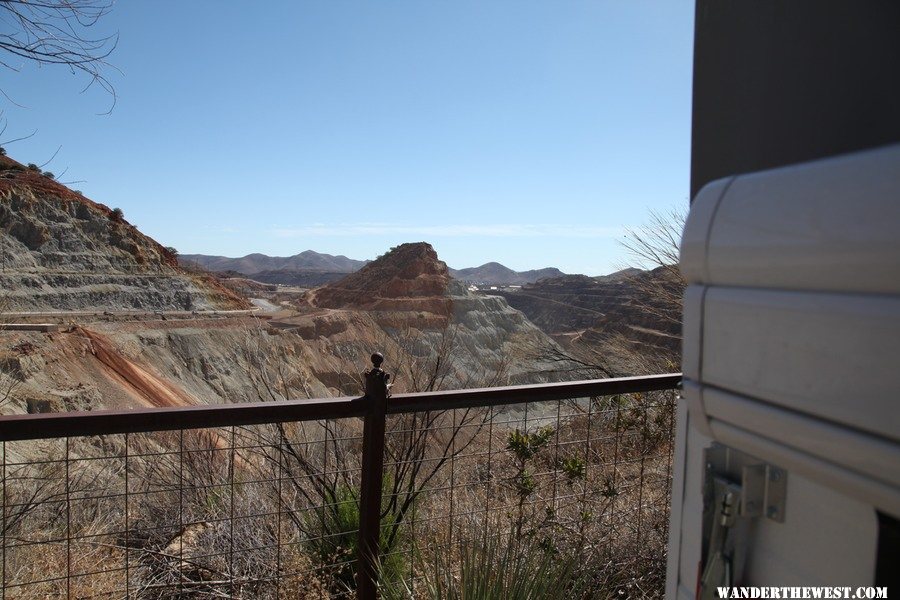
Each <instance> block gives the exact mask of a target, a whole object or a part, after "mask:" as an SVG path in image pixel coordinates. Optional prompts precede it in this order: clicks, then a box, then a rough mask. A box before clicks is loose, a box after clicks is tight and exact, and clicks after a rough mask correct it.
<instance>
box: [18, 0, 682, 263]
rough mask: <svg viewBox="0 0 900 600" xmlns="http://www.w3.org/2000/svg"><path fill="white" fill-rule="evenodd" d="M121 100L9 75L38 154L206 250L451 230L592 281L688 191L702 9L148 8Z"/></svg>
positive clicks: (513, 257) (472, 250)
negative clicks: (624, 244)
mask: <svg viewBox="0 0 900 600" xmlns="http://www.w3.org/2000/svg"><path fill="white" fill-rule="evenodd" d="M98 27H101V28H102V30H103V31H106V32H116V31H118V33H119V35H120V41H119V45H118V48H117V49H116V51H115V53H114V54H113V55H112V57H111V59H110V60H111V62H112V63H113V64H114V65H115V66H116V67H117V68H118V69H119V70H120V71H121V73H117V72H114V71H110V72H109V76H110V79H111V80H112V82H113V84H114V85H115V87H116V91H117V94H118V101H117V104H116V106H115V109H114V110H113V112H112V113H111V114H109V115H98V114H97V113H102V112H104V111H105V110H106V109H107V108H108V104H109V98H108V97H106V96H105V95H104V94H103V93H102V91H101V90H99V89H91V90H88V91H87V92H85V93H80V90H81V88H82V86H83V83H84V82H83V80H82V79H81V78H80V77H79V76H77V75H71V74H70V73H68V72H67V71H65V70H64V69H60V68H47V67H44V68H40V69H39V68H35V67H34V66H31V65H22V69H21V71H20V72H18V73H13V72H9V71H6V70H3V71H0V89H2V90H3V91H4V92H5V93H6V94H8V95H9V96H10V98H11V99H12V100H14V101H15V102H17V103H18V104H21V105H23V106H24V107H25V108H20V107H17V106H15V105H13V104H11V103H10V102H9V101H7V100H6V99H3V98H0V105H2V106H3V109H4V117H5V118H6V119H7V121H8V128H7V131H6V133H5V134H4V136H3V139H9V138H12V137H18V136H19V135H25V134H28V133H30V132H31V131H33V130H37V134H36V135H35V136H33V137H32V138H30V139H28V140H25V141H21V142H17V143H15V144H11V145H8V146H7V150H8V153H9V154H10V156H12V157H14V158H16V159H18V160H20V161H22V162H36V163H42V162H44V161H46V160H47V159H49V158H50V156H51V155H52V154H53V153H54V151H56V149H57V148H58V147H59V146H62V148H61V150H60V151H59V153H58V155H57V156H56V158H55V159H54V160H53V161H52V162H51V163H50V164H48V165H47V166H46V167H45V168H46V169H49V170H52V171H54V172H55V173H60V172H61V171H63V170H64V169H68V170H67V172H66V173H65V175H63V176H62V177H61V180H62V181H73V180H83V181H82V182H79V183H74V184H72V186H71V187H73V188H76V189H80V190H82V191H83V192H84V193H85V195H87V196H88V197H90V198H92V199H94V200H96V201H98V202H102V203H104V204H107V205H109V206H114V207H115V206H117V207H120V208H122V210H123V211H124V212H125V216H126V218H127V219H128V220H129V221H130V222H132V223H134V224H135V225H137V226H138V227H139V228H140V229H141V230H142V231H144V232H145V233H147V234H149V235H151V236H153V237H154V238H156V239H157V240H158V241H160V242H161V243H163V244H165V245H169V246H174V247H175V248H177V249H178V250H179V251H181V252H183V253H205V254H222V255H227V256H240V255H244V254H247V253H250V252H263V253H266V254H272V255H282V256H283V255H290V254H296V253H298V252H301V251H303V250H306V249H313V250H316V251H319V252H327V253H330V254H345V255H347V256H350V257H352V258H360V259H361V258H372V257H374V256H376V255H378V254H381V253H382V252H384V251H385V250H387V249H388V248H389V247H391V246H393V245H396V244H398V243H401V242H406V241H421V240H425V241H428V242H431V243H432V244H433V245H434V246H435V248H436V249H437V251H438V254H439V255H440V256H441V258H442V259H444V260H445V261H446V262H447V263H448V264H449V265H450V266H452V267H455V268H462V267H468V266H475V265H479V264H482V263H484V262H487V261H490V260H496V261H499V262H502V263H504V264H506V265H507V266H510V267H512V268H515V269H518V270H523V269H531V268H540V267H545V266H556V267H559V268H561V269H563V270H564V271H566V272H573V273H577V272H581V273H588V274H592V275H597V274H603V273H607V272H610V271H612V270H615V269H616V268H618V267H620V266H622V265H624V264H625V263H627V262H628V260H627V256H626V254H625V252H624V250H623V249H622V248H621V247H620V246H619V245H618V243H617V241H616V240H617V239H618V238H620V237H621V235H622V230H623V228H624V227H629V226H636V225H640V224H641V223H642V222H643V221H645V220H646V217H647V214H648V212H649V211H650V210H651V209H661V210H665V209H668V208H671V207H675V206H685V205H686V204H687V202H688V183H689V149H690V86H691V49H692V37H693V3H692V2H689V1H687V0H659V1H656V2H649V1H640V0H638V1H626V0H619V1H616V2H606V1H600V0H597V1H593V2H568V1H567V2H550V1H544V2H527V1H522V0H515V1H508V2H504V1H499V0H491V1H490V2H483V1H479V2H468V1H461V0H454V1H452V2H450V1H443V2H438V1H430V0H429V1H424V0H409V1H389V2H351V1H349V0H346V1H344V0H336V1H329V2H326V1H320V2H311V1H309V2H307V1H303V2H300V1H298V2H266V3H259V4H254V3H246V2H241V3H238V2H211V1H210V2H201V1H191V2H173V1H160V2H134V1H131V2H128V1H122V0H120V1H119V2H118V3H117V4H116V5H115V7H114V9H113V12H112V13H111V14H110V15H109V16H108V17H107V18H106V20H105V21H104V22H102V23H101V25H99V26H98Z"/></svg>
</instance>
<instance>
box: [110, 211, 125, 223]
mask: <svg viewBox="0 0 900 600" xmlns="http://www.w3.org/2000/svg"><path fill="white" fill-rule="evenodd" d="M109 218H110V219H111V220H113V221H115V222H116V223H121V222H122V221H124V220H125V213H124V212H123V211H122V209H121V208H114V209H112V211H111V212H110V213H109Z"/></svg>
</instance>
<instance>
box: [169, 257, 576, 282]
mask: <svg viewBox="0 0 900 600" xmlns="http://www.w3.org/2000/svg"><path fill="white" fill-rule="evenodd" d="M178 261H179V262H180V263H181V264H184V265H190V264H196V265H200V266H201V267H203V268H204V269H206V270H207V271H216V272H228V271H233V272H237V273H242V274H244V275H258V276H260V277H258V278H257V279H258V280H259V281H263V282H265V283H282V284H286V285H310V284H312V285H321V284H322V283H327V282H328V281H334V280H335V279H339V277H337V275H338V274H341V273H354V272H356V271H358V270H359V269H361V268H362V267H364V266H365V265H367V264H368V263H369V262H371V261H368V260H354V259H352V258H347V257H346V256H343V255H340V256H332V255H331V254H321V253H319V252H315V251H313V250H306V251H305V252H301V253H300V254H295V255H294V256H267V255H265V254H259V253H254V254H248V255H247V256H242V257H239V258H229V257H227V256H210V255H207V254H182V255H180V256H179V257H178ZM449 272H450V276H451V277H453V278H454V279H458V280H460V281H465V282H466V283H479V284H485V285H525V284H527V283H535V282H537V281H539V280H541V279H547V278H550V277H562V276H563V275H565V273H563V272H562V271H560V270H559V269H557V268H555V267H547V268H545V269H532V270H530V271H514V270H512V269H510V268H509V267H506V266H504V265H501V264H500V263H498V262H489V263H485V264H483V265H481V266H480V267H468V268H466V269H449Z"/></svg>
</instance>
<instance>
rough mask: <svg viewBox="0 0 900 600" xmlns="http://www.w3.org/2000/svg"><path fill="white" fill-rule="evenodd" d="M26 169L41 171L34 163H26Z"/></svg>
mask: <svg viewBox="0 0 900 600" xmlns="http://www.w3.org/2000/svg"><path fill="white" fill-rule="evenodd" d="M28 170H29V171H37V172H38V173H40V172H41V168H40V167H39V166H37V165H36V164H34V163H28Z"/></svg>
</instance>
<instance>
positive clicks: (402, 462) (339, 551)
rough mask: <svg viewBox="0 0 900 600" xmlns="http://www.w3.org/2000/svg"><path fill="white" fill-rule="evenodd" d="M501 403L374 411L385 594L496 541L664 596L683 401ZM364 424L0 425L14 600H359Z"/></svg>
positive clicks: (206, 415)
mask: <svg viewBox="0 0 900 600" xmlns="http://www.w3.org/2000/svg"><path fill="white" fill-rule="evenodd" d="M676 381H677V376H671V377H670V379H667V380H665V381H664V382H662V383H660V382H655V383H653V385H652V386H649V385H648V384H646V383H638V384H634V385H632V384H630V383H629V384H628V385H627V386H625V387H626V388H627V387H628V386H631V387H655V388H656V389H657V390H659V389H660V388H661V386H662V385H663V383H664V384H665V385H668V387H672V385H674V384H675V382H676ZM567 385H568V384H567ZM573 385H575V384H573ZM578 385H581V386H582V387H581V388H577V386H576V388H577V389H582V388H584V386H585V382H582V383H581V384H578ZM592 386H593V387H596V386H595V385H594V384H590V385H588V387H590V388H591V389H593V387H592ZM619 387H622V386H619ZM576 388H573V389H576ZM598 389H606V388H605V387H603V386H601V387H600V388H598ZM506 390H507V391H508V394H513V395H512V396H509V395H506V396H504V398H505V399H504V400H503V402H502V403H500V402H496V401H495V400H492V398H496V397H498V396H497V394H498V392H497V390H491V391H490V392H488V391H483V392H473V393H471V394H469V395H468V396H467V397H466V399H465V401H464V402H462V403H460V404H459V406H460V407H459V408H450V409H447V408H446V407H447V406H448V405H455V403H457V399H456V398H455V397H452V395H448V396H441V395H440V394H437V395H435V394H423V395H420V397H419V396H416V395H407V398H405V399H404V402H399V403H398V404H397V406H398V407H399V408H396V413H395V414H388V415H387V416H386V417H385V415H384V414H381V415H380V418H382V419H385V421H384V423H385V430H386V431H385V434H384V435H383V437H381V438H380V439H379V440H377V441H378V442H379V444H378V446H380V448H381V449H382V452H383V460H384V467H383V473H382V476H381V488H380V489H381V492H382V493H381V498H380V507H378V506H377V504H376V507H377V508H380V510H379V512H378V515H377V520H376V525H377V527H378V528H379V531H378V545H379V548H380V552H379V555H378V567H379V569H378V577H379V578H380V580H381V585H382V588H383V590H398V589H399V590H402V593H401V595H404V594H405V595H406V597H427V595H426V593H425V590H426V588H427V585H428V583H429V578H430V577H433V575H434V573H435V572H436V571H437V570H441V571H444V572H446V573H449V574H450V575H451V576H459V575H460V573H461V572H462V570H463V569H464V568H465V565H464V562H465V557H464V556H463V553H461V550H460V549H461V548H464V547H465V546H466V544H471V543H473V542H474V541H477V540H479V539H481V540H484V539H487V538H492V539H495V540H499V542H498V543H499V544H500V546H504V545H505V546H504V547H506V546H508V545H509V544H508V543H507V542H506V540H509V539H514V540H517V542H516V547H515V551H516V552H530V553H535V554H538V555H540V556H552V557H561V558H563V559H572V560H577V567H578V568H577V571H578V573H577V575H578V579H579V581H580V582H581V583H580V586H581V587H580V588H579V589H581V590H583V592H580V593H581V595H584V596H589V597H602V595H601V594H606V593H607V592H617V591H618V590H623V591H625V592H627V593H628V595H629V596H637V595H656V594H658V593H660V591H661V585H662V572H663V570H664V569H663V565H664V561H665V540H666V537H667V531H666V529H667V519H668V506H669V492H670V484H671V472H672V464H671V462H672V434H673V423H674V403H675V400H674V392H673V391H672V390H671V389H669V390H664V391H645V392H638V393H621V394H612V395H605V396H604V395H592V396H579V397H575V398H567V399H562V400H560V399H556V400H549V401H546V400H545V401H528V402H521V403H511V402H514V401H515V400H517V399H518V397H519V396H521V397H522V398H534V397H540V396H541V394H542V393H543V392H540V390H537V391H535V389H534V387H533V386H532V387H529V386H520V387H517V388H506ZM555 394H556V396H559V394H560V392H559V390H557V391H556V392H555ZM412 401H417V402H418V403H417V404H416V405H415V409H414V410H411V409H408V407H409V406H410V405H411V404H410V403H411V402H412ZM335 406H336V407H337V408H333V407H335ZM404 407H406V408H404ZM432 408H433V409H432ZM368 411H369V408H368V404H367V402H366V398H359V399H337V400H321V401H308V402H303V403H296V402H295V403H285V404H284V405H282V404H280V403H268V404H267V405H240V406H238V407H237V409H234V407H229V408H222V407H196V408H191V409H189V410H181V411H179V409H157V410H147V411H134V412H132V413H119V414H115V415H113V416H112V417H109V418H107V417H106V416H105V415H104V414H103V413H100V412H97V413H88V414H84V415H77V416H75V417H69V416H65V415H63V416H60V417H59V418H51V419H46V418H44V417H47V415H20V416H16V417H15V418H12V417H4V418H2V419H0V440H5V441H0V488H2V490H0V492H2V493H0V501H2V507H0V509H2V510H0V513H2V540H0V569H2V577H0V600H5V599H6V598H46V597H63V598H175V597H178V598H181V597H197V598H202V597H211V598H342V597H355V596H357V594H358V589H359V587H360V586H359V583H360V577H361V576H362V575H361V572H362V571H361V565H364V564H365V563H364V562H360V560H361V557H362V560H363V561H364V560H365V555H364V554H363V553H361V549H362V548H361V545H360V539H361V538H360V522H361V518H362V515H361V513H362V511H363V510H364V509H365V501H364V499H361V498H360V489H361V480H362V472H361V468H362V464H363V452H364V448H365V447H367V446H365V445H364V420H363V419H361V418H360V417H365V419H370V418H372V415H371V414H370V413H369V412H368ZM325 413H328V414H331V415H332V416H333V415H338V414H339V415H341V416H340V417H334V418H325V417H322V415H324V414H325ZM320 417H321V418H320ZM3 421H5V422H3ZM204 422H208V423H210V424H214V425H216V426H210V427H199V426H196V425H197V424H198V423H204ZM177 424H183V425H184V428H181V427H178V426H177ZM67 431H68V432H70V433H71V435H68V436H64V435H62V434H63V433H65V432H67ZM384 593H385V595H388V594H387V592H386V591H385V592H384ZM391 593H392V594H393V595H397V594H396V593H395V592H391ZM610 595H612V594H610ZM619 597H621V593H620V594H619Z"/></svg>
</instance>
